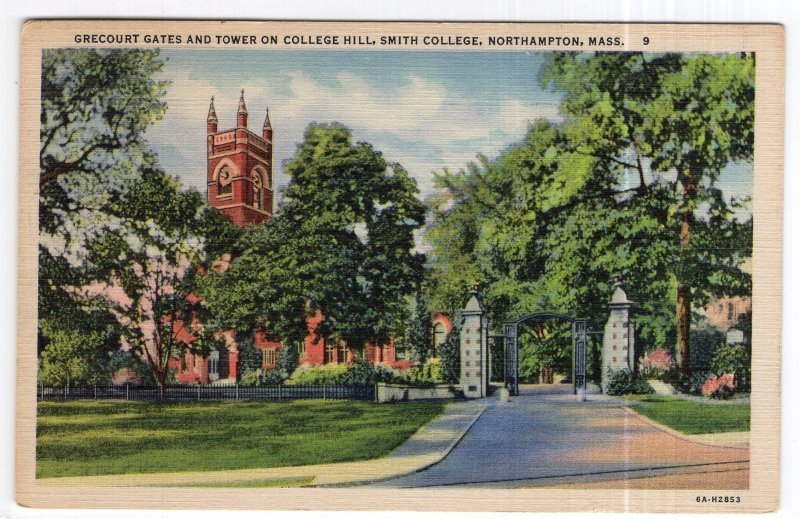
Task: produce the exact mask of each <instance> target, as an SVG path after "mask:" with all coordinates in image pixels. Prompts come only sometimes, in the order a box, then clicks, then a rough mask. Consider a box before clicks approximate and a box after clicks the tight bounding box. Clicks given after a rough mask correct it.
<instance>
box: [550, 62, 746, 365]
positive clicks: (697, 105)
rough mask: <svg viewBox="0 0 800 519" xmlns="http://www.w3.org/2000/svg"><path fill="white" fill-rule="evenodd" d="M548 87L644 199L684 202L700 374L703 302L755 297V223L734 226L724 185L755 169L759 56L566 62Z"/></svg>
mask: <svg viewBox="0 0 800 519" xmlns="http://www.w3.org/2000/svg"><path fill="white" fill-rule="evenodd" d="M542 83H543V84H545V85H553V86H554V87H555V88H556V89H559V90H562V91H564V92H565V98H564V101H563V103H562V111H563V113H564V114H565V116H566V117H567V119H568V121H569V124H568V126H567V128H568V132H569V133H570V136H571V138H572V140H573V141H574V142H575V143H576V144H577V145H576V150H579V151H581V152H582V153H585V154H586V155H588V156H591V157H595V158H599V159H601V160H603V161H605V162H607V163H608V164H613V165H616V166H617V167H618V168H617V169H618V171H619V172H620V173H621V174H623V175H624V174H632V175H635V176H638V186H637V188H638V190H639V191H641V192H645V191H647V190H648V189H650V187H651V186H653V185H664V184H666V185H668V186H670V187H671V188H672V189H673V191H674V192H676V193H677V194H678V196H677V199H676V200H675V201H674V203H673V204H672V205H671V206H670V207H669V214H670V220H669V222H668V224H669V225H671V226H672V227H673V228H674V229H675V233H676V236H675V240H676V241H677V242H678V244H679V246H678V249H677V262H676V268H675V269H674V270H673V273H674V276H675V299H676V305H675V321H676V341H677V352H678V356H679V362H680V367H681V369H682V370H683V371H684V372H688V371H690V365H689V360H690V344H689V335H690V329H691V315H692V314H691V312H692V304H693V302H695V301H696V302H703V301H705V300H707V298H708V297H709V296H710V295H713V294H719V293H725V294H730V293H743V292H746V291H747V290H749V278H748V276H746V275H745V274H743V273H742V271H741V270H740V269H739V268H738V266H739V263H740V262H741V261H742V260H743V258H744V257H745V256H746V255H749V248H750V247H751V246H752V245H751V243H752V234H751V232H748V230H749V224H748V223H744V224H742V223H740V222H738V221H737V220H736V219H734V218H732V213H733V211H732V208H733V207H732V206H733V205H735V202H732V201H730V200H725V198H724V197H723V196H722V193H721V192H720V190H719V189H718V188H716V187H715V183H716V181H717V180H718V178H719V175H720V172H721V171H722V169H723V168H724V167H725V166H727V165H729V164H730V163H731V162H734V161H752V157H753V135H754V97H755V88H754V83H755V56H754V55H751V54H726V55H705V54H698V55H691V54H690V55H679V54H663V55H647V54H641V53H613V54H595V55H586V54H574V53H566V54H557V55H554V56H553V57H552V58H551V59H550V62H549V63H548V65H547V66H546V68H545V71H544V74H543V75H542ZM748 237H749V238H750V239H748Z"/></svg>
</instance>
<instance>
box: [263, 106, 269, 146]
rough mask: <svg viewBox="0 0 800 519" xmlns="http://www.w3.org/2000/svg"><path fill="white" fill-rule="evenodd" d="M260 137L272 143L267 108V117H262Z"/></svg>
mask: <svg viewBox="0 0 800 519" xmlns="http://www.w3.org/2000/svg"><path fill="white" fill-rule="evenodd" d="M261 136H262V137H264V139H265V140H268V141H270V143H272V123H271V122H270V120H269V108H267V116H266V117H264V126H262V127H261Z"/></svg>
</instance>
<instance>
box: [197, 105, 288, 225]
mask: <svg viewBox="0 0 800 519" xmlns="http://www.w3.org/2000/svg"><path fill="white" fill-rule="evenodd" d="M206 122H207V128H208V205H210V206H211V207H216V208H217V209H218V210H219V211H220V212H221V213H222V214H224V215H225V216H226V217H228V219H229V220H230V221H232V222H233V223H235V224H236V225H238V226H240V227H244V226H248V225H257V224H260V223H264V222H266V221H268V220H269V219H270V218H272V199H273V178H272V125H271V124H270V121H269V110H267V115H266V118H265V119H264V126H263V127H262V129H261V136H260V137H259V136H258V135H256V134H255V133H253V132H251V131H250V130H248V129H247V106H245V103H244V90H242V95H241V97H240V98H239V110H238V111H237V113H236V128H233V129H230V130H223V131H217V112H216V111H215V110H214V98H213V97H212V98H211V106H209V108H208V119H207V121H206Z"/></svg>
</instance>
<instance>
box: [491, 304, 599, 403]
mask: <svg viewBox="0 0 800 519" xmlns="http://www.w3.org/2000/svg"><path fill="white" fill-rule="evenodd" d="M545 319H556V320H559V321H565V322H568V323H570V324H571V325H572V385H573V392H574V393H576V394H577V393H578V391H579V390H582V391H586V341H587V334H588V329H587V323H588V320H587V319H578V318H574V317H571V316H568V315H563V314H558V313H553V312H537V313H533V314H530V315H526V316H525V317H523V318H521V319H518V320H516V321H510V322H506V323H505V324H504V326H503V332H504V336H505V385H506V388H507V389H508V392H509V394H511V395H519V327H520V326H521V325H524V324H527V323H530V322H536V321H542V320H545Z"/></svg>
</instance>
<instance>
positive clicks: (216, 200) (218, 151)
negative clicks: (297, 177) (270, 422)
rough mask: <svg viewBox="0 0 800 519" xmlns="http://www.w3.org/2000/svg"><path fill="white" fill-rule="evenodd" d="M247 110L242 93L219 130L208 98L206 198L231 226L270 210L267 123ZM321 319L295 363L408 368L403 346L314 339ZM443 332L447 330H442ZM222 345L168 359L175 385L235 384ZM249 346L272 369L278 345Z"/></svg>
mask: <svg viewBox="0 0 800 519" xmlns="http://www.w3.org/2000/svg"><path fill="white" fill-rule="evenodd" d="M247 119H248V113H247V106H246V104H245V100H244V90H242V94H241V97H240V98H239V107H238V110H237V113H236V127H235V128H231V129H226V130H221V131H220V130H219V128H218V119H217V113H216V109H215V107H214V98H213V97H212V98H211V105H210V106H209V109H208V118H207V120H206V123H207V186H208V187H207V200H208V205H209V206H211V207H215V208H217V210H219V212H220V213H222V214H223V215H225V216H226V217H227V218H228V219H229V220H230V221H231V222H233V223H234V224H236V225H238V226H241V227H245V226H249V225H259V224H262V223H265V222H268V221H269V220H270V219H271V218H272V215H273V211H274V207H275V201H274V197H275V191H274V185H275V184H274V176H273V167H272V166H273V163H272V151H273V148H272V146H273V142H272V124H271V122H270V119H269V110H267V112H266V115H265V118H264V124H263V125H262V127H261V135H257V134H255V133H253V132H251V131H250V130H249V129H248V127H247ZM231 261H233V259H232V258H231V257H230V255H223V257H221V258H220V259H219V260H218V261H217V262H216V264H215V265H214V269H215V270H216V271H217V272H224V271H225V270H226V269H227V268H228V266H229V265H230V262H231ZM321 321H322V314H320V313H319V312H318V313H317V315H315V316H313V317H311V318H309V319H308V335H307V336H306V339H305V341H304V342H303V343H302V344H301V345H300V348H299V349H300V363H301V364H311V365H321V364H340V363H346V362H353V361H354V360H355V359H356V358H363V359H366V360H367V361H368V362H370V363H373V364H379V363H381V364H388V365H390V366H392V367H395V368H399V369H406V368H409V367H411V365H412V364H413V362H412V360H411V353H410V351H409V348H407V347H405V346H404V345H403V344H402V343H401V342H400V341H395V340H390V341H389V344H383V345H381V344H375V343H373V342H366V343H365V344H363V345H352V344H345V343H344V341H338V340H335V339H331V338H325V337H320V338H317V337H316V334H315V333H314V332H315V329H316V327H317V325H318V324H319V323H320V322H321ZM175 328H176V329H178V330H179V331H177V332H175V338H176V339H177V340H179V341H181V342H184V343H186V344H192V343H193V342H194V341H195V340H196V337H194V336H193V335H192V334H191V333H190V332H189V331H188V330H187V329H186V328H185V327H182V326H181V327H178V326H176V327H175ZM447 331H449V327H448V330H447ZM217 339H218V340H220V342H223V343H224V344H225V350H220V351H213V352H211V353H210V354H209V355H207V356H202V355H200V354H193V353H191V352H189V351H187V352H186V353H184V354H183V355H182V356H181V357H180V358H175V359H172V361H171V363H170V365H171V367H173V368H174V369H175V371H176V376H177V379H178V381H179V382H181V383H203V384H206V383H209V382H214V381H217V380H230V381H232V380H235V379H236V378H238V376H239V351H238V345H237V344H236V337H235V334H234V333H233V332H232V331H231V332H226V333H222V334H219V337H217ZM253 342H254V346H255V347H256V349H257V350H258V351H259V352H261V358H262V361H261V367H262V368H263V369H269V368H274V367H276V366H277V362H278V356H279V354H280V350H281V348H282V347H283V345H282V343H281V342H280V341H277V340H274V339H273V338H271V337H270V336H269V334H268V332H267V331H265V330H256V331H255V333H254V340H253Z"/></svg>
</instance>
